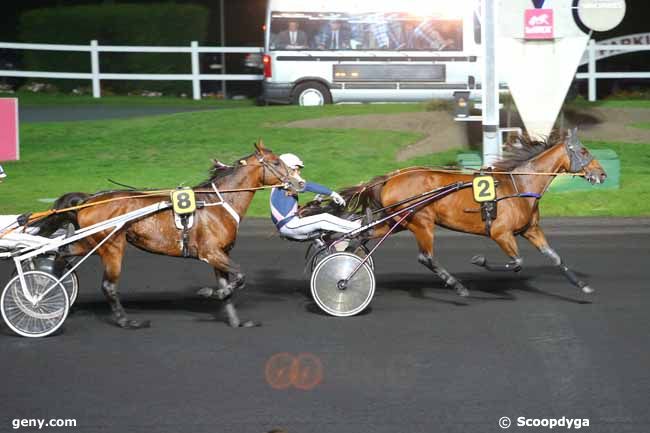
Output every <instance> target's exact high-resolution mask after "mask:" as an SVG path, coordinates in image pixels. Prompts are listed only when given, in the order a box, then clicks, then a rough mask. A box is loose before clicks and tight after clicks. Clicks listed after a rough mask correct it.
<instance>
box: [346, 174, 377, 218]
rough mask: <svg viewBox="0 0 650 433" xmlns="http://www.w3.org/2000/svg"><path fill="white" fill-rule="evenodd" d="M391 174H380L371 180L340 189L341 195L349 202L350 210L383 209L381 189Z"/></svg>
mask: <svg viewBox="0 0 650 433" xmlns="http://www.w3.org/2000/svg"><path fill="white" fill-rule="evenodd" d="M388 179H389V176H387V175H386V176H378V177H376V178H374V179H372V180H371V181H369V182H366V183H362V184H360V185H357V186H351V187H349V188H344V189H343V190H342V191H340V194H341V196H342V197H343V198H344V199H345V201H346V202H347V203H348V210H349V211H351V212H364V211H365V210H366V209H367V208H370V209H371V210H377V209H381V207H382V206H383V205H382V204H381V190H382V188H383V187H384V184H385V183H386V181H387V180H388Z"/></svg>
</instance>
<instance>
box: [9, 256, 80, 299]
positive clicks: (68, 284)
mask: <svg viewBox="0 0 650 433" xmlns="http://www.w3.org/2000/svg"><path fill="white" fill-rule="evenodd" d="M25 268H27V269H26V270H31V271H41V272H46V273H48V274H51V275H53V276H55V277H57V278H60V276H61V275H63V274H65V273H66V272H68V270H69V269H70V264H69V263H66V262H65V261H63V262H57V256H55V255H52V254H49V255H43V256H38V257H35V258H33V259H32V260H30V261H29V262H28V263H27V264H26V265H25V266H24V269H25ZM15 275H18V274H17V272H16V271H14V273H13V274H12V277H13V276H15ZM61 284H63V287H65V290H66V292H68V299H69V300H70V306H72V304H74V301H76V300H77V294H78V293H79V277H78V276H77V272H72V273H71V274H70V275H68V276H67V277H65V278H64V279H63V280H62V281H61Z"/></svg>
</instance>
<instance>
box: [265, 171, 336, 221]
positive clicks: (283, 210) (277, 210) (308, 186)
mask: <svg viewBox="0 0 650 433" xmlns="http://www.w3.org/2000/svg"><path fill="white" fill-rule="evenodd" d="M299 192H313V193H315V194H322V195H327V196H329V195H330V194H332V190H331V189H329V188H327V187H326V186H323V185H319V184H317V183H313V182H306V183H305V188H304V189H303V190H302V191H299ZM270 202H271V219H272V220H273V224H275V226H276V227H277V228H278V229H280V228H281V227H282V226H283V225H285V224H286V223H287V222H289V220H290V219H291V218H293V217H294V216H295V215H296V214H297V213H298V196H297V195H294V194H291V193H290V192H289V191H287V190H285V189H283V188H273V189H272V190H271V200H270Z"/></svg>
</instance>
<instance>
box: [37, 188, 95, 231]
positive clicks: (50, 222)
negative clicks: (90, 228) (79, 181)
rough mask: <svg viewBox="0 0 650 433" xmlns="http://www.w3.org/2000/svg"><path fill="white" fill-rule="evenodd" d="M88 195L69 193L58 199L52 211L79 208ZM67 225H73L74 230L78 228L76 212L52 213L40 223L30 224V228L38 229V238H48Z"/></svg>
mask: <svg viewBox="0 0 650 433" xmlns="http://www.w3.org/2000/svg"><path fill="white" fill-rule="evenodd" d="M88 197H90V194H86V193H84V192H69V193H67V194H64V195H62V196H61V197H59V198H58V199H57V200H56V201H55V202H54V206H52V209H53V210H61V209H68V208H73V207H76V206H79V205H80V204H83V203H84V202H85V201H86V200H87V199H88ZM67 224H72V225H74V227H75V229H78V228H79V223H78V222H77V211H76V210H74V209H73V210H68V211H65V212H60V213H54V214H52V215H50V216H48V217H46V218H43V219H42V220H40V221H37V222H35V223H34V224H32V227H36V228H38V229H39V231H38V234H39V236H46V237H47V236H50V235H51V234H52V233H54V232H55V231H57V230H59V229H60V228H63V227H64V226H65V225H67Z"/></svg>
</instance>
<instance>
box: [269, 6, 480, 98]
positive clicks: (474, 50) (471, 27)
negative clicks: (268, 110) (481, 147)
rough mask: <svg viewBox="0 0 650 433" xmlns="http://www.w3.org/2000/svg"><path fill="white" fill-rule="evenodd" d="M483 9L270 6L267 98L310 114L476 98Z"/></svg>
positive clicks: (456, 7)
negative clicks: (345, 105)
mask: <svg viewBox="0 0 650 433" xmlns="http://www.w3.org/2000/svg"><path fill="white" fill-rule="evenodd" d="M477 7H478V1H477V0H453V1H451V0H429V1H423V0H418V1H415V0H393V1H387V0H363V1H361V0H329V1H322V0H316V1H304V0H269V2H268V8H267V17H266V25H265V42H264V44H265V45H264V46H265V54H264V56H263V65H264V77H265V78H264V82H263V96H262V97H263V99H264V100H265V101H266V102H273V103H292V104H298V105H306V106H309V105H323V104H329V103H338V102H411V101H423V100H428V99H432V98H451V97H453V94H454V92H456V91H470V92H471V93H475V92H476V87H477V86H476V82H477V77H478V75H479V73H480V63H479V62H477V57H478V55H479V54H480V50H481V47H480V43H481V41H480V38H481V34H480V25H479V20H478V18H477V15H476V14H477ZM470 97H471V96H470Z"/></svg>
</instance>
